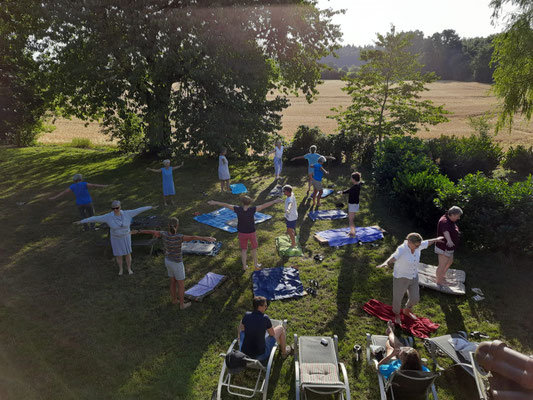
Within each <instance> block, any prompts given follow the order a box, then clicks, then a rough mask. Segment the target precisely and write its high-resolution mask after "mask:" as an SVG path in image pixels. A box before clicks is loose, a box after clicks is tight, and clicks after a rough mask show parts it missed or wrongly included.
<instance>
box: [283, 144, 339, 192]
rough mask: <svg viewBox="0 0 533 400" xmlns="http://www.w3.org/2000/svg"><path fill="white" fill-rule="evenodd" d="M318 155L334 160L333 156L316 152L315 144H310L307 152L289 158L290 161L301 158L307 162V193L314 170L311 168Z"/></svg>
mask: <svg viewBox="0 0 533 400" xmlns="http://www.w3.org/2000/svg"><path fill="white" fill-rule="evenodd" d="M320 157H325V158H326V159H328V160H335V157H331V156H321V155H320V154H318V153H317V152H316V146H315V145H312V146H311V147H309V153H307V154H306V155H304V156H298V157H293V158H291V161H294V160H302V159H305V160H307V163H308V167H307V178H308V181H307V193H309V191H310V190H311V185H312V183H313V174H314V172H315V171H314V169H313V165H314V164H316V163H317V162H318V159H319V158H320Z"/></svg>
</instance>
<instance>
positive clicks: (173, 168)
mask: <svg viewBox="0 0 533 400" xmlns="http://www.w3.org/2000/svg"><path fill="white" fill-rule="evenodd" d="M183 164H185V162H183V161H182V163H181V164H180V165H178V166H177V167H172V171H174V170H175V169H178V168H181V167H183Z"/></svg>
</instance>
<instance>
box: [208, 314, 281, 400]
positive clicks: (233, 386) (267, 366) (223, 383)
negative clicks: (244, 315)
mask: <svg viewBox="0 0 533 400" xmlns="http://www.w3.org/2000/svg"><path fill="white" fill-rule="evenodd" d="M271 321H272V327H275V326H278V325H283V326H285V327H286V326H287V320H283V321H280V320H276V319H271ZM234 349H235V350H239V344H238V340H237V339H235V340H234V341H233V342H232V343H231V345H230V346H229V348H228V351H227V352H226V353H225V354H224V353H221V354H220V357H222V358H225V357H226V354H229V353H231V351H232V350H234ZM277 349H278V344H277V343H276V344H275V345H274V347H273V348H272V350H271V351H270V356H269V357H268V358H267V359H266V360H264V361H258V360H255V359H253V358H245V359H244V360H245V361H246V368H245V369H246V370H249V371H252V372H254V373H256V374H257V378H256V380H255V385H254V386H253V388H252V387H247V386H241V385H243V384H241V385H239V384H237V383H235V379H234V377H233V375H232V374H231V372H230V371H229V369H228V367H227V366H226V361H225V360H224V361H222V371H220V377H219V378H218V386H217V392H216V397H214V396H213V398H216V400H221V399H222V397H221V396H222V389H223V388H225V389H226V390H227V392H228V393H229V394H230V395H233V396H237V397H244V398H247V399H250V398H252V397H254V396H255V395H256V394H262V395H263V400H267V392H268V381H269V380H270V374H271V373H272V363H273V361H274V356H275V355H276V350H277Z"/></svg>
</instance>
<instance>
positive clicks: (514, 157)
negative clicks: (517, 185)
mask: <svg viewBox="0 0 533 400" xmlns="http://www.w3.org/2000/svg"><path fill="white" fill-rule="evenodd" d="M502 165H503V167H504V168H507V169H510V170H513V171H514V172H516V173H517V175H518V176H520V177H523V178H525V177H527V176H528V175H529V174H533V148H532V147H531V146H530V147H529V149H526V148H525V147H524V146H522V145H518V146H516V147H512V146H511V147H510V148H509V150H507V153H505V157H504V161H503V164H502Z"/></svg>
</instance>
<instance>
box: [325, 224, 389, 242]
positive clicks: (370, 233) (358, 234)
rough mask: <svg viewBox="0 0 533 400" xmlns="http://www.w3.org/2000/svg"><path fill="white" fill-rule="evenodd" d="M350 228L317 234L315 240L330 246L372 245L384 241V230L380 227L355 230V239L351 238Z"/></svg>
mask: <svg viewBox="0 0 533 400" xmlns="http://www.w3.org/2000/svg"><path fill="white" fill-rule="evenodd" d="M349 233H350V228H339V229H328V230H327V231H321V232H317V233H316V234H315V239H317V240H318V241H319V242H320V243H326V242H327V243H328V244H329V245H330V246H332V247H333V246H345V245H347V244H354V243H357V242H361V243H370V242H374V241H376V240H381V239H383V229H381V228H380V227H379V226H365V227H359V226H358V227H356V228H355V237H350V236H348V234H349Z"/></svg>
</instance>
